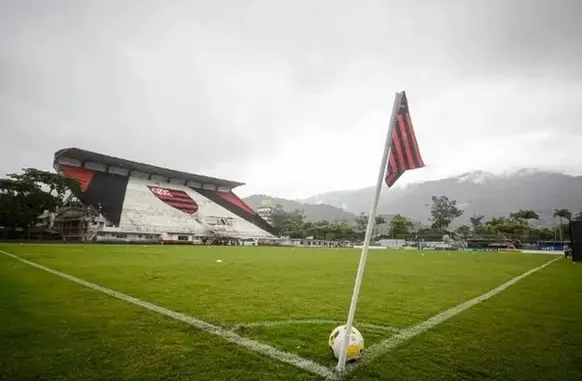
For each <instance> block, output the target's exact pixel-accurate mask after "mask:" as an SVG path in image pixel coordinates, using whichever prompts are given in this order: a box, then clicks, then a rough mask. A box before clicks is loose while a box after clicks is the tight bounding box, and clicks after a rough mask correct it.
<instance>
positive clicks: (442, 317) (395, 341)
mask: <svg viewBox="0 0 582 381" xmlns="http://www.w3.org/2000/svg"><path fill="white" fill-rule="evenodd" d="M561 258H562V257H558V258H554V259H552V260H551V261H548V262H546V263H544V264H543V265H541V266H539V267H536V268H534V269H532V270H529V271H526V272H524V273H523V274H521V275H518V276H516V277H515V278H512V279H510V280H509V281H507V282H505V283H503V284H501V285H499V286H497V287H496V288H494V289H492V290H489V291H488V292H486V293H485V294H483V295H481V296H478V297H476V298H473V299H470V300H467V301H466V302H463V303H461V304H459V305H457V306H455V307H452V308H450V309H448V310H446V311H443V312H441V313H439V314H437V315H435V316H433V317H431V318H429V319H428V320H425V321H423V322H422V323H420V324H417V325H414V326H412V327H409V328H405V329H402V330H400V332H398V333H396V334H395V335H394V336H392V337H390V338H388V339H386V340H383V341H381V342H379V343H378V344H375V345H372V346H370V347H369V348H368V350H367V351H366V353H365V354H364V356H363V357H362V358H361V359H360V361H359V362H357V363H355V364H354V365H352V366H351V367H350V368H349V369H348V370H347V371H348V372H351V371H352V370H354V369H357V368H359V367H361V366H362V365H364V364H367V363H369V362H371V361H372V360H374V359H375V358H377V357H378V356H381V355H383V354H385V353H386V352H388V351H390V350H392V349H393V348H394V347H396V346H397V345H400V344H402V343H404V342H406V341H408V340H410V339H412V338H413V337H415V336H417V335H420V334H421V333H424V332H426V331H428V330H429V329H431V328H434V327H436V326H438V325H439V324H441V323H443V322H445V321H447V320H449V319H450V318H452V317H454V316H456V315H458V314H460V313H461V312H463V311H465V310H468V309H469V308H471V307H473V306H475V305H477V304H479V303H481V302H484V301H485V300H487V299H489V298H491V297H493V296H495V295H497V294H499V293H500V292H502V291H504V290H505V289H507V288H508V287H510V286H512V285H514V284H516V283H517V282H519V281H520V280H522V279H523V278H525V277H527V276H529V275H531V274H533V273H535V272H536V271H539V270H541V269H543V268H544V267H546V266H549V265H551V264H552V263H554V262H556V261H557V260H559V259H561Z"/></svg>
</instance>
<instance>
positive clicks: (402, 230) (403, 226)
mask: <svg viewBox="0 0 582 381" xmlns="http://www.w3.org/2000/svg"><path fill="white" fill-rule="evenodd" d="M412 226H413V224H412V222H410V221H409V220H407V219H406V217H402V216H401V215H400V214H397V215H395V216H394V217H393V218H392V221H390V232H391V235H392V237H395V236H397V235H406V234H410V229H411V228H412Z"/></svg>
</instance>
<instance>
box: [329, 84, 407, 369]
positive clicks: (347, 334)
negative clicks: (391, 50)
mask: <svg viewBox="0 0 582 381" xmlns="http://www.w3.org/2000/svg"><path fill="white" fill-rule="evenodd" d="M402 94H403V92H400V93H396V96H395V97H394V106H393V107H392V116H391V117H390V125H389V126H388V133H387V134H386V144H385V146H384V153H383V154H382V161H381V164H380V170H379V171H378V180H377V181H376V195H375V196H374V201H373V202H372V207H371V209H370V215H369V216H368V226H367V228H366V235H365V237H364V246H363V247H362V253H361V255H360V264H359V266H358V272H357V275H356V281H355V283H354V292H353V294H352V302H351V304H350V311H349V313H348V321H347V323H346V332H345V335H344V341H343V346H342V349H341V352H340V357H339V360H338V363H337V367H336V369H337V371H338V372H343V371H345V369H346V358H347V354H348V353H347V352H348V343H349V337H350V333H351V332H352V326H353V324H354V316H355V315H356V305H357V304H358V296H359V294H360V286H361V285H362V278H363V277H364V269H365V267H366V258H367V257H368V248H369V246H370V241H371V240H372V231H373V229H374V224H375V222H376V210H377V209H378V201H379V200H380V191H381V190H382V184H383V183H384V175H385V174H386V165H387V164H388V155H389V153H390V146H391V145H392V131H394V125H395V124H396V115H398V108H399V107H400V101H401V100H402Z"/></svg>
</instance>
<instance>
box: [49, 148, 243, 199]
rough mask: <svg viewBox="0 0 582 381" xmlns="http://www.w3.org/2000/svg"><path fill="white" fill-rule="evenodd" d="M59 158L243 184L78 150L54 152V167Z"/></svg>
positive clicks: (205, 181) (200, 180)
mask: <svg viewBox="0 0 582 381" xmlns="http://www.w3.org/2000/svg"><path fill="white" fill-rule="evenodd" d="M59 158H69V159H75V160H79V161H81V162H82V163H84V162H86V161H91V162H96V163H100V164H104V165H107V166H111V167H117V168H123V169H126V170H128V171H139V172H144V173H149V174H152V175H158V176H164V177H168V178H174V179H180V180H186V181H193V182H197V183H201V184H213V185H216V186H223V187H228V188H230V189H232V188H236V187H238V186H241V185H245V184H244V183H240V182H237V181H230V180H224V179H219V178H216V177H209V176H203V175H195V174H192V173H187V172H182V171H175V170H173V169H168V168H162V167H156V166H154V165H150V164H145V163H139V162H136V161H131V160H125V159H121V158H118V157H113V156H108V155H104V154H101V153H97V152H91V151H87V150H84V149H80V148H74V147H71V148H63V149H60V150H58V151H57V152H55V157H54V164H55V165H56V164H57V162H58V159H59Z"/></svg>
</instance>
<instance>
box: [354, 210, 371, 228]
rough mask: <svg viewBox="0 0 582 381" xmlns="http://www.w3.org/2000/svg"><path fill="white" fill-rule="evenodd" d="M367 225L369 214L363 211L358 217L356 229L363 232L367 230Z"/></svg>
mask: <svg viewBox="0 0 582 381" xmlns="http://www.w3.org/2000/svg"><path fill="white" fill-rule="evenodd" d="M367 226H368V215H367V214H366V213H364V212H362V213H360V215H359V216H358V217H356V230H358V231H359V232H362V233H363V232H365V231H366V227H367Z"/></svg>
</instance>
